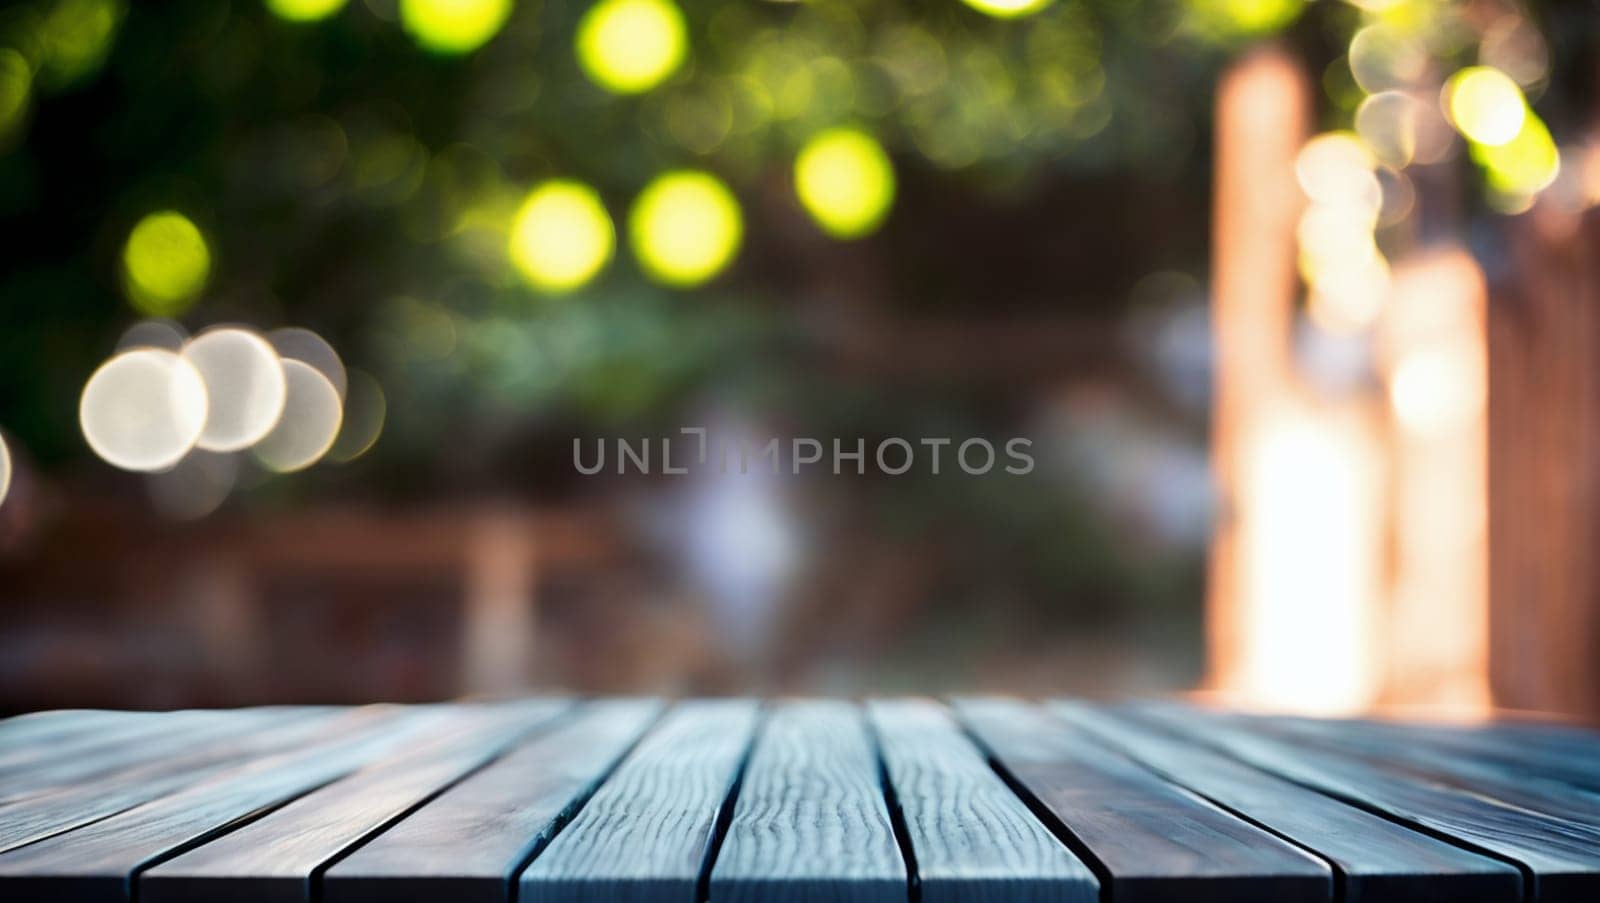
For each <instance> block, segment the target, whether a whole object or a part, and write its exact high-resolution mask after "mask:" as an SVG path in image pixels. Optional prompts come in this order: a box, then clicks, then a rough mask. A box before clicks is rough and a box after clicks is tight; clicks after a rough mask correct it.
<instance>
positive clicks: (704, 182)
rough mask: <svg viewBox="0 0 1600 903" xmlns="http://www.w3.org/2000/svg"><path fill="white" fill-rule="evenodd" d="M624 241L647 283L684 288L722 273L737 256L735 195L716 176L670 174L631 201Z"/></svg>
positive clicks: (739, 228) (740, 235) (739, 237)
mask: <svg viewBox="0 0 1600 903" xmlns="http://www.w3.org/2000/svg"><path fill="white" fill-rule="evenodd" d="M628 240H629V243H630V245H631V246H632V247H633V253H634V256H635V257H637V258H639V263H640V265H641V266H643V267H644V270H645V272H646V273H647V274H648V275H650V276H651V278H653V279H655V280H657V281H658V282H663V283H665V284H667V285H672V286H677V287H680V288H688V287H691V286H695V285H699V284H700V283H702V282H705V281H706V280H708V279H711V278H712V277H713V276H716V275H717V274H718V273H720V272H722V271H723V270H724V269H725V268H726V267H727V266H728V264H729V263H730V262H731V261H732V260H733V258H734V255H735V254H737V253H739V245H740V244H741V243H742V242H743V240H744V217H743V216H742V215H741V214H740V212H739V201H738V200H737V199H736V198H735V197H734V196H733V192H732V191H729V190H728V186H727V185H724V184H723V183H722V180H720V179H718V178H717V177H716V176H713V175H710V174H709V173H704V172H693V171H689V170H680V171H677V172H669V173H666V174H664V175H661V176H658V177H657V178H656V179H655V181H653V182H651V183H650V184H649V185H648V186H646V187H645V189H644V191H643V192H641V193H640V194H639V198H638V199H637V200H636V201H634V203H633V209H632V210H631V211H629V213H628Z"/></svg>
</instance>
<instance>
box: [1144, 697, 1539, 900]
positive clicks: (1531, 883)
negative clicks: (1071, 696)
mask: <svg viewBox="0 0 1600 903" xmlns="http://www.w3.org/2000/svg"><path fill="white" fill-rule="evenodd" d="M1126 714H1127V716H1128V717H1129V718H1130V719H1131V720H1134V721H1137V722H1139V723H1140V724H1142V725H1144V726H1145V727H1148V728H1150V729H1151V730H1154V731H1157V732H1159V733H1163V734H1166V735H1167V736H1169V737H1172V738H1174V739H1176V740H1182V741H1188V742H1191V743H1199V744H1200V745H1202V746H1205V747H1207V748H1208V749H1210V750H1211V751H1212V752H1214V753H1217V754H1219V755H1223V756H1228V757H1230V758H1232V759H1234V760H1236V761H1238V762H1241V763H1243V764H1245V765H1247V766H1249V767H1250V768H1254V769H1255V770H1257V771H1261V772H1265V773H1267V774H1270V775H1272V776H1274V777H1276V778H1280V779H1282V780H1285V781H1288V782H1289V783H1291V784H1295V785H1297V786H1300V787H1304V788H1305V789H1307V790H1310V791H1311V792H1313V793H1320V794H1322V795H1323V796H1326V797H1329V798H1330V799H1335V800H1338V801H1339V802H1341V803H1344V804H1345V805H1347V806H1351V807H1353V808H1356V809H1360V810H1361V811H1363V812H1366V813H1368V814H1371V815H1375V816H1377V817H1379V818H1381V819H1383V820H1384V821H1389V822H1393V823H1394V824H1397V825H1399V826H1401V827H1402V828H1407V829H1409V830H1412V831H1415V832H1417V833H1418V834H1424V835H1426V836H1428V837H1432V838H1433V839H1434V840H1437V841H1440V842H1441V843H1447V844H1449V845H1451V846H1453V847H1457V848H1459V849H1463V850H1466V851H1467V852H1469V853H1476V854H1477V855H1479V856H1483V857H1485V858H1488V859H1493V860H1495V861H1496V862H1504V863H1505V864H1507V865H1509V866H1511V867H1512V868H1515V869H1516V870H1517V874H1518V875H1520V876H1521V877H1522V887H1521V889H1520V890H1521V899H1522V900H1523V901H1525V903H1528V901H1534V900H1537V899H1539V879H1538V876H1537V875H1536V874H1535V873H1534V871H1533V868H1532V867H1531V866H1529V865H1527V864H1526V863H1524V862H1522V861H1520V860H1518V859H1513V858H1512V857H1510V856H1507V855H1505V854H1504V853H1498V852H1495V851H1494V850H1490V849H1487V848H1485V847H1481V846H1479V845H1477V844H1475V843H1473V842H1472V841H1470V840H1465V839H1462V838H1460V837H1456V836H1454V835H1452V834H1449V833H1447V832H1445V831H1441V830H1439V829H1437V828H1434V827H1432V826H1430V825H1426V824H1423V823H1422V822H1419V821H1415V820H1413V819H1409V818H1406V817H1405V816H1402V815H1398V814H1396V813H1393V812H1389V811H1387V810H1385V809H1382V808H1379V807H1378V806H1374V805H1372V804H1370V803H1368V802H1367V801H1365V800H1361V799H1357V798H1355V797H1352V796H1346V795H1345V794H1342V793H1337V792H1335V791H1332V790H1329V789H1327V788H1325V787H1319V786H1317V785H1316V784H1313V783H1308V782H1306V781H1301V780H1297V779H1296V778H1295V777H1293V776H1292V775H1288V774H1284V773H1282V772H1280V771H1278V770H1276V769H1273V768H1267V767H1265V766H1263V765H1259V764H1257V763H1256V762H1255V761H1254V760H1251V759H1246V758H1242V757H1239V756H1235V755H1234V754H1233V753H1232V751H1230V750H1229V749H1228V748H1227V747H1226V746H1223V745H1222V744H1219V743H1215V742H1213V741H1212V740H1211V738H1209V737H1206V736H1204V735H1202V734H1191V733H1188V732H1186V731H1179V730H1177V729H1175V728H1172V727H1171V726H1169V725H1167V724H1165V723H1163V722H1162V720H1161V719H1159V718H1146V717H1145V716H1144V715H1143V714H1142V713H1140V712H1137V711H1130V712H1126Z"/></svg>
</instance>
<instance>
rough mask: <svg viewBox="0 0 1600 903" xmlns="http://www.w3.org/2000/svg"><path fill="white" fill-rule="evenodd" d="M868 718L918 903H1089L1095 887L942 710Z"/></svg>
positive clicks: (901, 710)
mask: <svg viewBox="0 0 1600 903" xmlns="http://www.w3.org/2000/svg"><path fill="white" fill-rule="evenodd" d="M867 713H868V716H869V719H870V722H871V724H872V727H873V730H874V732H875V734H876V736H877V739H878V749H879V753H880V755H881V757H882V759H883V764H884V769H885V771H886V773H887V775H888V777H889V781H890V785H891V786H892V787H893V791H894V792H893V799H894V802H895V804H896V805H897V806H898V808H899V810H900V815H901V819H902V822H903V823H904V825H905V830H906V835H907V837H908V839H909V840H910V842H911V850H912V858H913V860H914V865H915V867H916V879H917V883H918V886H919V888H920V892H921V897H922V901H923V903H1048V901H1060V903H1093V901H1096V900H1098V899H1099V897H1100V886H1099V882H1097V881H1096V880H1095V877H1094V874H1093V873H1092V872H1090V871H1089V868H1088V867H1087V866H1085V865H1084V864H1083V863H1082V862H1081V861H1079V859H1078V858H1077V857H1076V856H1074V855H1073V854H1072V853H1071V851H1069V850H1068V849H1067V848H1066V846H1065V845H1063V844H1062V843H1061V841H1060V840H1059V839H1057V838H1056V836H1055V835H1054V834H1051V833H1050V831H1049V830H1048V829H1047V828H1045V827H1044V825H1042V824H1040V823H1039V821H1038V819H1036V818H1034V816H1033V814H1032V813H1031V812H1029V811H1028V807H1027V806H1026V805H1025V804H1024V803H1023V802H1022V801H1021V800H1020V799H1018V798H1017V796H1016V794H1014V793H1012V792H1011V790H1010V788H1008V787H1006V785H1005V782H1003V781H1001V780H1000V778H999V776H998V775H996V774H995V773H994V770H993V769H991V768H990V767H989V763H988V762H987V761H985V760H984V758H983V755H982V754H981V753H980V752H979V751H978V749H977V747H975V746H974V745H973V744H972V741H971V740H969V739H968V738H967V737H966V735H965V734H963V733H962V732H961V729H960V727H959V726H958V725H957V724H956V723H955V721H954V720H953V719H952V718H951V717H950V715H949V713H948V712H947V711H946V710H945V709H944V707H943V706H941V705H939V704H937V703H933V702H926V701H913V700H904V701H894V702H885V701H878V702H872V703H869V704H868V706H867Z"/></svg>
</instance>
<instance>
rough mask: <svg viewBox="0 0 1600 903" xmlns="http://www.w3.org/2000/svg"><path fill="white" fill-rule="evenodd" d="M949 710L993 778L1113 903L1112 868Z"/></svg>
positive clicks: (956, 711)
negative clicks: (1029, 813)
mask: <svg viewBox="0 0 1600 903" xmlns="http://www.w3.org/2000/svg"><path fill="white" fill-rule="evenodd" d="M948 708H949V709H950V713H951V716H952V717H954V718H955V720H956V724H957V725H959V726H960V728H961V732H962V733H963V734H965V735H966V736H967V739H968V740H970V741H972V744H973V745H974V746H976V747H977V748H978V751H979V752H981V753H982V754H983V758H984V761H986V762H988V763H989V768H991V769H992V770H993V771H994V773H995V775H996V776H997V777H999V778H1000V780H1001V782H1002V783H1004V784H1005V785H1006V787H1007V788H1009V789H1010V790H1011V792H1012V793H1014V794H1016V795H1017V799H1019V800H1022V803H1023V805H1025V806H1027V807H1028V811H1029V812H1031V813H1033V817H1034V818H1036V819H1038V820H1039V823H1040V824H1042V825H1044V826H1045V828H1046V830H1048V831H1049V832H1050V833H1051V834H1054V835H1055V837H1056V839H1057V840H1059V841H1061V843H1062V844H1063V845H1064V846H1065V847H1066V848H1067V849H1068V850H1071V851H1072V855H1074V856H1076V857H1078V861H1079V862H1082V863H1083V864H1084V866H1085V867H1087V868H1088V869H1089V871H1090V872H1092V873H1093V874H1094V877H1095V880H1096V881H1098V882H1099V884H1100V903H1112V899H1111V882H1112V876H1111V869H1110V868H1108V867H1107V866H1106V864H1105V863H1104V862H1101V861H1100V857H1098V856H1096V855H1095V854H1094V851H1093V850H1090V849H1089V847H1088V846H1087V845H1086V844H1085V843H1084V842H1083V840H1082V839H1081V838H1079V837H1078V835H1077V834H1075V833H1074V832H1073V830H1072V828H1070V827H1068V826H1067V823H1066V822H1064V821H1062V820H1061V819H1060V818H1058V817H1057V816H1056V814H1055V813H1054V812H1051V811H1050V808H1049V807H1048V806H1046V805H1045V804H1044V803H1043V802H1041V801H1040V800H1039V798H1038V797H1037V796H1035V795H1034V793H1033V791H1031V790H1029V789H1028V788H1027V786H1026V785H1025V784H1023V783H1022V782H1021V781H1019V780H1017V776H1016V775H1014V774H1012V773H1011V769H1009V768H1007V767H1006V766H1005V763H1004V762H1002V761H1001V760H1000V757H999V756H998V755H997V754H996V753H995V751H994V748H993V747H991V746H989V744H987V743H985V742H984V741H983V738H982V737H980V736H979V735H978V732H977V731H975V730H973V729H972V725H971V724H970V723H969V722H968V721H967V718H966V716H965V715H963V714H962V713H961V710H960V709H959V708H956V707H954V706H948Z"/></svg>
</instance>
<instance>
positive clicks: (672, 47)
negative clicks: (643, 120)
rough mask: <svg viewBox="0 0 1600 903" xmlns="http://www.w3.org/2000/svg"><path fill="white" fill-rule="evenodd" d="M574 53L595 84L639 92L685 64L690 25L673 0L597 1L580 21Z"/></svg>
mask: <svg viewBox="0 0 1600 903" xmlns="http://www.w3.org/2000/svg"><path fill="white" fill-rule="evenodd" d="M577 53H578V64H579V65H580V66H582V67H583V71H584V73H585V74H587V75H588V76H589V78H590V79H591V80H593V81H594V83H595V84H597V85H599V86H600V87H602V88H605V89H606V90H607V91H611V92H614V93H617V94H638V93H640V92H643V91H648V90H650V89H651V88H654V87H655V86H656V85H659V84H661V82H662V81H663V80H665V79H666V77H667V76H669V75H671V74H672V73H674V72H676V71H677V70H678V67H679V66H682V65H683V61H684V58H685V57H686V56H688V53H689V37H688V29H687V28H686V27H685V26H684V22H683V13H682V12H680V11H679V10H678V7H677V6H676V5H675V4H673V2H672V0H600V2H599V3H596V4H595V5H594V6H592V7H590V8H589V11H588V12H586V13H584V15H583V19H582V20H581V21H579V22H578V38H577Z"/></svg>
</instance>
